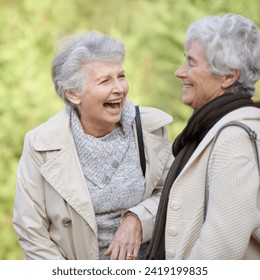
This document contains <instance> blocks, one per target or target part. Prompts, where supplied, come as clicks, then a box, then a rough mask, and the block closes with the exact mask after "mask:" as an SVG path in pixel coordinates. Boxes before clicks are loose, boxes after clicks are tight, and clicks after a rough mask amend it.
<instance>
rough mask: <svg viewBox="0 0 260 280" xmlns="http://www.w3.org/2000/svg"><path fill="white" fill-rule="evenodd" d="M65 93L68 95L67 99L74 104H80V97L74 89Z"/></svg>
mask: <svg viewBox="0 0 260 280" xmlns="http://www.w3.org/2000/svg"><path fill="white" fill-rule="evenodd" d="M65 95H66V97H67V99H68V100H69V101H70V102H71V103H72V104H74V105H79V104H80V102H81V101H80V97H79V96H78V95H77V94H76V93H75V92H72V91H66V92H65Z"/></svg>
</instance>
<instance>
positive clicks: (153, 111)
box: [140, 106, 173, 132]
mask: <svg viewBox="0 0 260 280" xmlns="http://www.w3.org/2000/svg"><path fill="white" fill-rule="evenodd" d="M140 114H141V120H142V127H143V129H144V130H146V131H150V132H151V131H155V130H157V129H159V128H161V127H164V126H166V125H168V124H170V123H171V122H172V121H173V118H172V116H170V115H169V114H167V113H166V112H164V111H162V110H160V109H157V108H152V107H141V106H140Z"/></svg>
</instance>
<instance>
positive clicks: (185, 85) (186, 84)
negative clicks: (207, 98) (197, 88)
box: [183, 83, 193, 88]
mask: <svg viewBox="0 0 260 280" xmlns="http://www.w3.org/2000/svg"><path fill="white" fill-rule="evenodd" d="M183 87H184V88H191V87H193V85H192V84H188V83H184V84H183Z"/></svg>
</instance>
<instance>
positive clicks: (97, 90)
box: [67, 62, 128, 137]
mask: <svg viewBox="0 0 260 280" xmlns="http://www.w3.org/2000/svg"><path fill="white" fill-rule="evenodd" d="M86 71H87V75H88V78H87V84H86V88H85V90H84V92H83V94H82V95H80V96H75V95H74V96H73V97H72V96H70V95H67V97H68V99H69V100H70V101H71V102H73V103H74V104H77V105H79V108H80V120H81V123H82V125H83V128H84V131H85V132H86V133H88V134H90V135H93V136H95V137H102V136H104V135H106V134H108V133H110V132H111V131H112V130H113V129H114V128H115V127H116V126H118V122H119V121H120V119H121V114H122V111H123V108H124V104H125V100H126V96H127V93H128V83H127V80H126V78H125V74H124V70H123V68H122V65H121V64H120V63H108V62H91V63H89V64H87V65H86Z"/></svg>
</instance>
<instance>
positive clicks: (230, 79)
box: [222, 70, 240, 88]
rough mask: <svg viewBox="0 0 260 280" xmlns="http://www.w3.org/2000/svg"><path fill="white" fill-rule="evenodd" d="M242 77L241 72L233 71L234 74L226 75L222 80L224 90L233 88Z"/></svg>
mask: <svg viewBox="0 0 260 280" xmlns="http://www.w3.org/2000/svg"><path fill="white" fill-rule="evenodd" d="M239 76H240V70H232V74H228V75H225V76H224V77H223V80H222V88H228V87H230V86H232V85H233V84H234V83H235V81H236V80H237V79H238V78H239Z"/></svg>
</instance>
